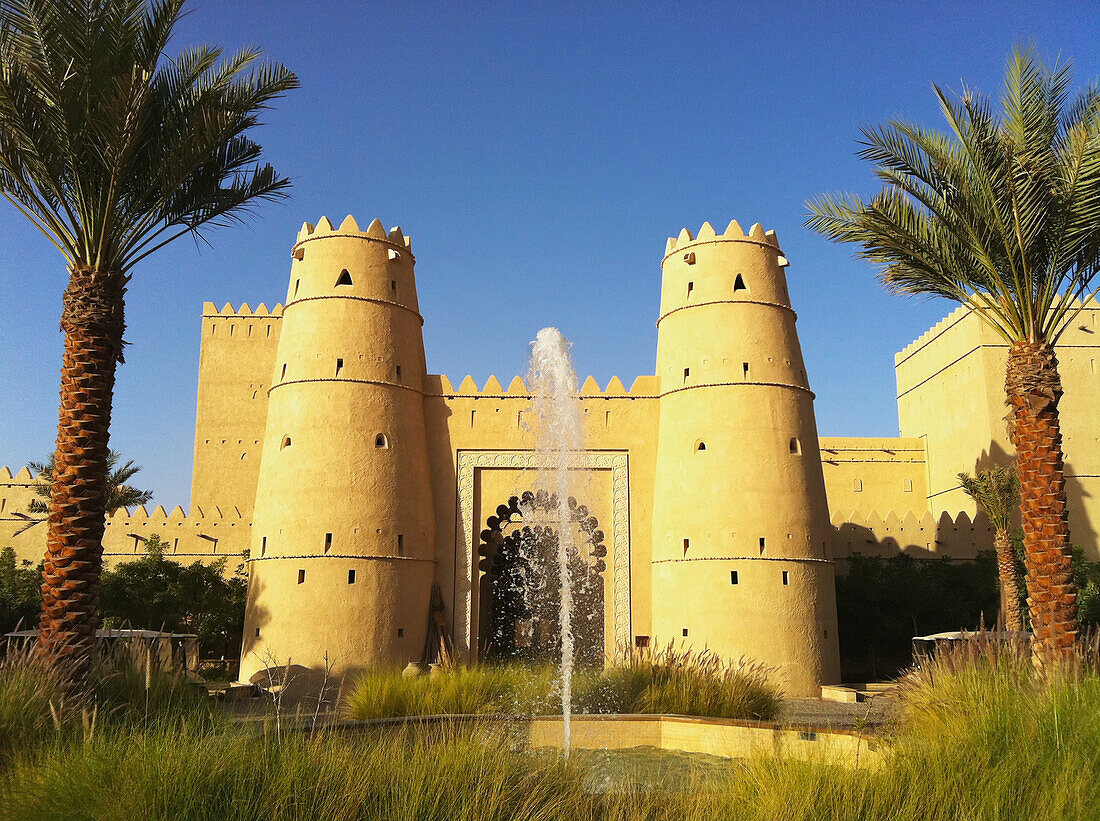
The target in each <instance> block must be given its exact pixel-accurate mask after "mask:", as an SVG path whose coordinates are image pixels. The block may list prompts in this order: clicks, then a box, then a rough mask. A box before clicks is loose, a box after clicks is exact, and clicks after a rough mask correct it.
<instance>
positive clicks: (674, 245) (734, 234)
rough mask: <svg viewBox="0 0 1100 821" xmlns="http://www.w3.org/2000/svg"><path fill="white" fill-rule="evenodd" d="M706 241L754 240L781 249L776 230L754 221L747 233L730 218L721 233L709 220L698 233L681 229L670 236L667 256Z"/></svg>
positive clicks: (666, 249) (666, 245)
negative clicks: (767, 229) (765, 227)
mask: <svg viewBox="0 0 1100 821" xmlns="http://www.w3.org/2000/svg"><path fill="white" fill-rule="evenodd" d="M706 242H752V243H757V244H759V245H770V246H771V247H773V248H775V249H776V250H777V251H778V250H779V237H778V236H777V235H776V233H775V231H765V230H764V227H763V226H762V225H761V224H760V223H759V222H757V223H753V226H752V228H750V229H749V232H748V233H747V234H746V233H745V231H744V229H743V228H742V227H741V224H740V223H739V222H738V221H737V220H730V224H729V225H727V226H726V230H725V231H723V232H722V233H721V234H719V233H717V232H716V231H715V230H714V226H712V225H711V224H710V223H709V222H704V223H703V224H702V226H701V227H700V228H699V233H698V234H692V233H691V231H690V230H689V229H687V228H683V229H681V230H680V234H679V236H675V237H669V238H668V241H667V242H666V243H665V257H668V256H669V255H670V254H672V253H673V252H675V251H683V250H684V249H685V248H687V247H688V246H690V245H696V244H702V243H706ZM782 264H784V265H785V264H786V260H783V263H782Z"/></svg>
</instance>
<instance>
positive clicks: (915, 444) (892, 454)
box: [820, 436, 928, 514]
mask: <svg viewBox="0 0 1100 821" xmlns="http://www.w3.org/2000/svg"><path fill="white" fill-rule="evenodd" d="M820 443H821V467H822V469H823V471H824V474H825V493H826V495H827V496H828V499H829V510H830V511H833V512H836V511H851V512H854V513H858V514H867V513H873V512H875V511H880V510H898V511H901V512H902V513H903V514H904V513H906V512H909V511H912V512H914V513H917V514H920V513H923V512H925V511H926V510H927V509H928V501H927V496H928V477H927V464H926V460H925V454H924V440H923V439H902V438H879V437H856V436H823V437H821V439H820Z"/></svg>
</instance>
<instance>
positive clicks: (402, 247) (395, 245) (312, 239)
mask: <svg viewBox="0 0 1100 821" xmlns="http://www.w3.org/2000/svg"><path fill="white" fill-rule="evenodd" d="M333 237H338V238H340V239H361V240H364V241H365V242H377V243H379V244H381V245H388V246H390V247H391V248H393V249H394V250H396V251H400V252H401V253H403V254H408V255H409V256H410V257H412V260H413V262H414V263H415V262H416V256H415V255H414V254H413V252H412V249H411V248H409V247H408V246H407V245H399V244H398V243H396V242H394V241H393V240H392V239H390V238H389V237H368V236H367V235H366V234H341V233H339V232H333V233H331V234H329V233H325V234H315V235H314V236H312V237H306V238H305V239H302V240H299V241H298V242H296V243H294V244H293V245H292V246H291V247H290V253H291V254H293V253H294V252H295V251H297V250H298V249H299V248H300V247H302V246H303V245H305V244H306V243H307V242H315V241H316V240H319V239H332V238H333Z"/></svg>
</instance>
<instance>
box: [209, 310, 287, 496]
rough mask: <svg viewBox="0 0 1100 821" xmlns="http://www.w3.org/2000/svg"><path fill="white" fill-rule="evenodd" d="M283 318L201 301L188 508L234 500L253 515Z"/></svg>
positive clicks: (275, 312)
mask: <svg viewBox="0 0 1100 821" xmlns="http://www.w3.org/2000/svg"><path fill="white" fill-rule="evenodd" d="M282 318H283V306H282V305H276V306H275V308H274V309H272V310H270V311H269V310H268V308H267V306H266V305H264V304H263V303H260V305H258V306H257V307H256V309H255V310H253V309H252V308H250V307H249V305H248V303H247V302H246V303H243V304H241V305H240V306H239V307H234V306H233V305H231V304H229V303H226V304H225V305H224V306H223V307H222V308H221V310H218V309H217V308H216V307H215V305H214V303H212V302H205V303H203V308H202V343H201V347H200V354H199V379H198V402H197V405H196V409H195V460H194V469H193V473H192V475H191V504H192V505H197V506H199V507H210V506H212V505H217V504H221V503H222V502H224V500H226V499H232V500H237V503H238V504H244V505H245V513H246V515H248V516H251V514H252V505H253V502H254V500H255V498H256V481H257V478H258V476H259V470H260V454H261V442H262V439H263V433H264V426H265V424H266V423H267V405H268V396H267V394H268V390H269V389H270V387H271V384H272V383H271V377H272V372H273V370H274V368H275V351H276V349H277V347H278V344H279V334H280V331H281V330H282ZM243 500H247V501H243Z"/></svg>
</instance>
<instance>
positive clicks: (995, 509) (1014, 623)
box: [959, 465, 1024, 633]
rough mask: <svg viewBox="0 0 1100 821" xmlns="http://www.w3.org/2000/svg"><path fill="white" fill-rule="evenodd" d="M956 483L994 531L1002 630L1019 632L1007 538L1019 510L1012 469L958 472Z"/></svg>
mask: <svg viewBox="0 0 1100 821" xmlns="http://www.w3.org/2000/svg"><path fill="white" fill-rule="evenodd" d="M959 484H960V485H962V489H963V490H965V491H966V495H967V496H969V497H970V498H971V499H973V500H974V504H976V505H977V506H978V510H980V511H981V512H982V513H984V514H985V515H986V516H987V517H989V521H990V522H992V523H993V527H994V528H996V533H995V534H994V535H993V549H994V550H996V551H997V573H998V575H999V576H1000V581H1001V612H1002V613H1004V615H1005V627H1006V628H1007V629H1008V630H1012V631H1013V632H1017V633H1018V632H1021V631H1022V630H1023V629H1024V622H1023V618H1022V616H1021V614H1020V592H1019V589H1018V588H1017V587H1016V555H1015V553H1013V551H1012V539H1011V538H1010V537H1009V535H1008V529H1009V528H1010V527H1011V526H1012V516H1013V514H1014V513H1015V512H1016V511H1017V510H1019V508H1020V482H1019V479H1018V478H1017V477H1016V466H1015V465H1013V466H1011V467H1004V466H1001V467H995V468H992V469H990V470H979V471H978V472H977V473H975V474H974V475H973V476H971V475H970V474H969V473H960V474H959Z"/></svg>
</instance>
